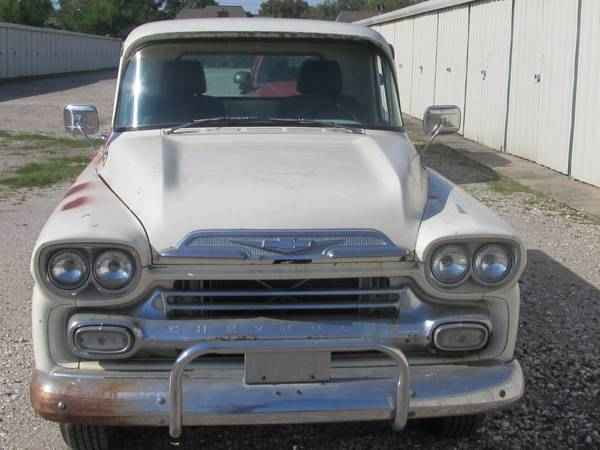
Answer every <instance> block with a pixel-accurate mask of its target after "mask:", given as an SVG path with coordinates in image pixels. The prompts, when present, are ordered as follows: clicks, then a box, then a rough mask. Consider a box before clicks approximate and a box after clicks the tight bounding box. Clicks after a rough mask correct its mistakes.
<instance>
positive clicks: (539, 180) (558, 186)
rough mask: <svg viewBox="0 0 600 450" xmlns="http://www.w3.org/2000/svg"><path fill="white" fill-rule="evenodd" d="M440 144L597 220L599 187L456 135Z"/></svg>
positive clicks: (411, 125) (415, 123)
mask: <svg viewBox="0 0 600 450" xmlns="http://www.w3.org/2000/svg"><path fill="white" fill-rule="evenodd" d="M405 120H407V121H408V122H409V123H408V126H409V128H414V127H415V126H420V122H421V121H419V120H417V119H414V118H405ZM439 142H440V143H443V144H444V145H446V146H448V147H450V148H451V149H453V150H456V151H458V152H460V153H461V154H462V155H464V156H466V157H467V158H469V159H472V160H474V161H475V162H477V163H479V164H481V165H483V166H486V167H488V168H490V169H492V170H494V171H495V172H497V173H498V174H499V175H501V176H504V177H508V178H511V179H513V180H515V181H517V182H518V183H520V184H522V185H524V186H526V187H528V188H530V189H532V190H534V191H536V192H539V193H541V194H543V195H546V196H548V197H551V198H553V199H554V200H556V201H558V202H560V203H564V204H565V205H567V206H569V207H571V208H574V209H577V210H580V211H583V212H585V213H586V214H590V215H593V216H596V217H600V188H598V187H595V186H592V185H589V184H586V183H582V182H580V181H577V180H574V179H573V178H570V177H568V176H566V175H563V174H561V173H558V172H556V171H554V170H551V169H548V168H546V167H543V166H540V165H539V164H536V163H533V162H531V161H527V160H525V159H522V158H519V157H517V156H513V155H510V154H508V153H503V152H498V151H496V150H493V149H491V148H489V147H485V146H484V145H481V144H478V143H477V142H473V141H470V140H468V139H465V138H463V137H462V136H459V135H452V136H443V137H441V138H440V140H439Z"/></svg>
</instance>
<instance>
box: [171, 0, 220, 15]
mask: <svg viewBox="0 0 600 450" xmlns="http://www.w3.org/2000/svg"><path fill="white" fill-rule="evenodd" d="M217 5H218V3H217V2H216V1H215V0H164V8H163V11H164V14H165V16H167V17H168V18H171V19H172V18H173V17H175V16H176V15H177V13H178V12H179V11H181V10H182V9H183V8H205V7H207V6H217Z"/></svg>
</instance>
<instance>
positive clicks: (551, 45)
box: [537, 0, 578, 174]
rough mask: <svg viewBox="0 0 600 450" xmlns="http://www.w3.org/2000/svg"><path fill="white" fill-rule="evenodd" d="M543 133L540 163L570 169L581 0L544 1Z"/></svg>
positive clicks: (539, 144)
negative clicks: (579, 1)
mask: <svg viewBox="0 0 600 450" xmlns="http://www.w3.org/2000/svg"><path fill="white" fill-rule="evenodd" d="M543 2H544V15H543V34H542V39H541V42H540V44H541V53H542V74H541V82H540V85H541V86H540V87H541V91H540V119H541V121H540V122H539V126H540V129H539V130H538V149H537V154H538V159H537V162H539V163H540V164H543V165H544V166H547V167H550V168H552V169H554V170H557V171H559V172H562V173H565V174H566V173H567V172H568V169H569V146H570V140H571V125H572V123H571V122H572V111H573V88H574V81H575V51H576V48H577V16H578V0H543Z"/></svg>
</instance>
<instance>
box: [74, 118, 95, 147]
mask: <svg viewBox="0 0 600 450" xmlns="http://www.w3.org/2000/svg"><path fill="white" fill-rule="evenodd" d="M77 130H78V131H79V132H80V133H81V134H82V136H83V137H85V140H86V141H88V144H90V147H92V150H94V151H95V150H96V145H95V144H94V141H93V140H92V138H91V137H89V135H88V134H87V133H86V132H85V129H84V128H83V127H82V126H81V124H80V123H78V124H77Z"/></svg>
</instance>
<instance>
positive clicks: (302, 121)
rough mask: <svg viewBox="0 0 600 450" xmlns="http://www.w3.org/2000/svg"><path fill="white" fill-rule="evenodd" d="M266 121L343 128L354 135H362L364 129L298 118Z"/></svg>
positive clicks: (358, 125)
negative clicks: (357, 133)
mask: <svg viewBox="0 0 600 450" xmlns="http://www.w3.org/2000/svg"><path fill="white" fill-rule="evenodd" d="M265 121H266V122H269V123H272V124H278V125H301V126H306V127H324V128H342V129H344V130H350V131H352V132H353V133H356V132H359V133H360V132H361V130H362V128H363V127H362V125H360V124H357V125H347V124H346V125H342V124H341V123H338V122H335V121H333V120H316V119H305V118H303V117H298V118H296V119H288V118H284V117H270V118H269V119H265Z"/></svg>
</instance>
